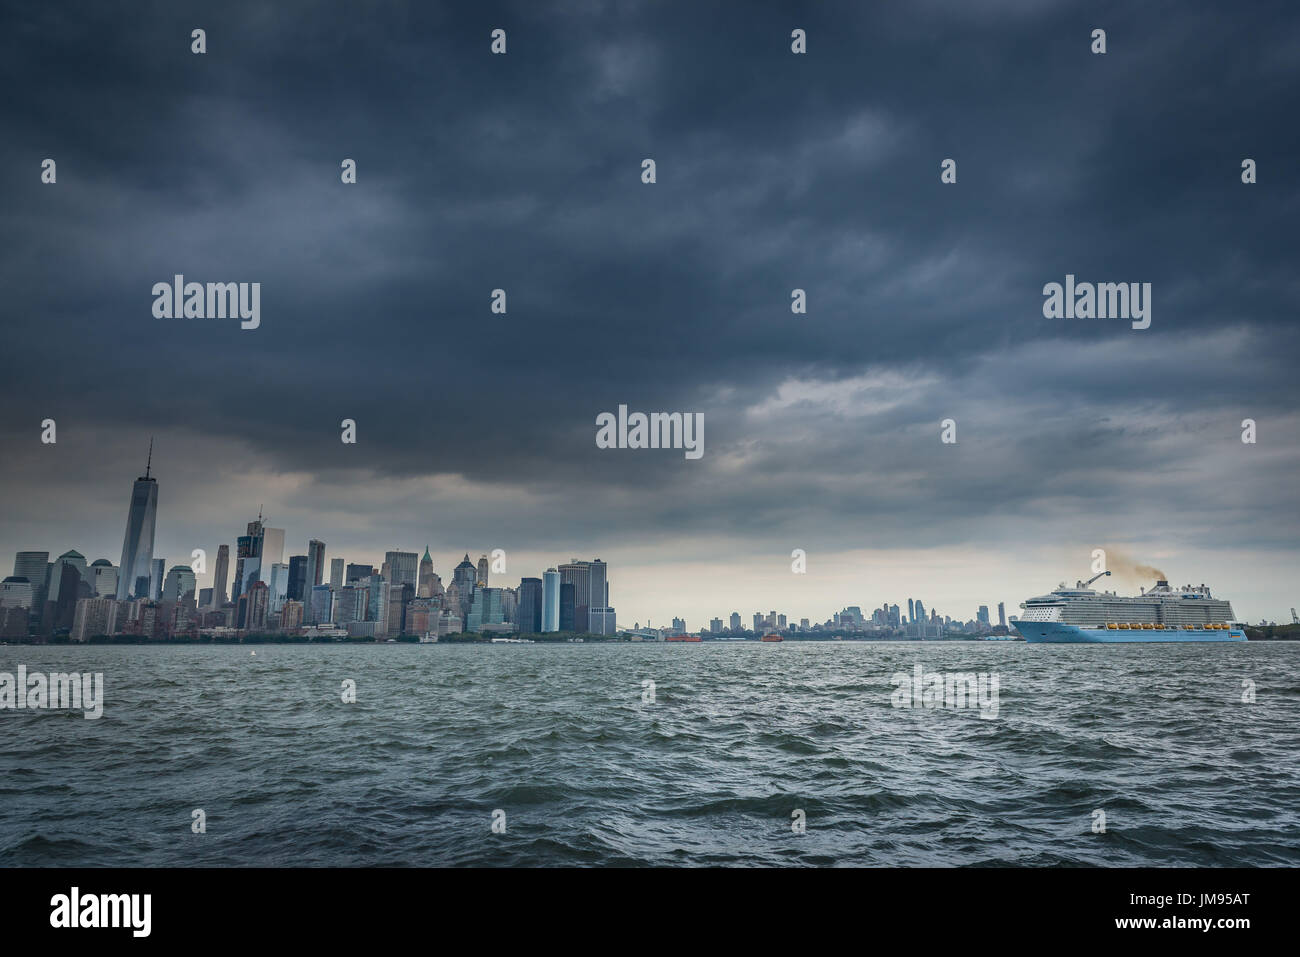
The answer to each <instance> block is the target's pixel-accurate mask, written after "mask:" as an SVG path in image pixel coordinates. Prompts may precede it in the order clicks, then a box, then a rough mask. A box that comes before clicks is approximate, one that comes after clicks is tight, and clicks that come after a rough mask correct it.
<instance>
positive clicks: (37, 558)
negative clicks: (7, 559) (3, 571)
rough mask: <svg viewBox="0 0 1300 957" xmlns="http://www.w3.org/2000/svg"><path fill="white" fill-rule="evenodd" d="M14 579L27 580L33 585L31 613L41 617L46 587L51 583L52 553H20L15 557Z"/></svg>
mask: <svg viewBox="0 0 1300 957" xmlns="http://www.w3.org/2000/svg"><path fill="white" fill-rule="evenodd" d="M14 577H15V578H26V579H27V581H28V582H29V583H30V584H31V586H32V601H31V606H30V607H31V611H32V613H33V615H39V614H40V613H41V611H42V609H44V608H45V594H46V587H47V586H48V585H49V583H50V553H49V552H19V553H18V554H17V555H15V556H14Z"/></svg>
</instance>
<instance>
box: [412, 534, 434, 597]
mask: <svg viewBox="0 0 1300 957" xmlns="http://www.w3.org/2000/svg"><path fill="white" fill-rule="evenodd" d="M415 594H416V597H417V598H429V597H430V596H431V595H432V594H433V559H432V558H431V557H430V556H429V546H428V545H425V546H424V557H423V558H421V559H420V577H419V579H418V580H417V581H416V591H415Z"/></svg>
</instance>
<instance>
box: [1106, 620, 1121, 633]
mask: <svg viewBox="0 0 1300 957" xmlns="http://www.w3.org/2000/svg"><path fill="white" fill-rule="evenodd" d="M1118 627H1119V625H1117V624H1115V623H1114V622H1111V623H1110V624H1109V625H1107V626H1106V628H1107V629H1108V630H1109V631H1114V630H1115V629H1116V628H1118Z"/></svg>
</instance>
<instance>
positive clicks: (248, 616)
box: [235, 579, 270, 631]
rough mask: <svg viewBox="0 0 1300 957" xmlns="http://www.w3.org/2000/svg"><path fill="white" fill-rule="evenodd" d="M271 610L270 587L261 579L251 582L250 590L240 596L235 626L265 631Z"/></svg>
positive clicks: (249, 584)
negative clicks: (267, 617)
mask: <svg viewBox="0 0 1300 957" xmlns="http://www.w3.org/2000/svg"><path fill="white" fill-rule="evenodd" d="M269 611H270V587H269V586H268V585H267V584H266V582H264V581H261V580H260V579H259V580H258V581H252V582H249V583H248V590H247V591H245V592H244V593H243V594H242V595H240V596H239V609H238V613H237V616H236V619H235V627H236V628H244V629H247V630H248V631H265V630H266V616H267V613H268V612H269Z"/></svg>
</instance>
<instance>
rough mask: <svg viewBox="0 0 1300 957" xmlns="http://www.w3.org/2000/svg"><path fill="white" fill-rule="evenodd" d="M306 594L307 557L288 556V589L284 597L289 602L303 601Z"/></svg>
mask: <svg viewBox="0 0 1300 957" xmlns="http://www.w3.org/2000/svg"><path fill="white" fill-rule="evenodd" d="M306 594H307V556H306V555H290V556H289V588H288V590H287V591H286V592H285V597H286V598H287V599H288V600H289V601H305V599H304V597H303V596H304V595H306Z"/></svg>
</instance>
